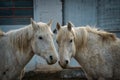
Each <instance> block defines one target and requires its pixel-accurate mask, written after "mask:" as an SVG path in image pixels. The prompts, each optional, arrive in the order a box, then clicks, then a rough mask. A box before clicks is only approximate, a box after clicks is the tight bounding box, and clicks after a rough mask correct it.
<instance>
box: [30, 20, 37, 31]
mask: <svg viewBox="0 0 120 80" xmlns="http://www.w3.org/2000/svg"><path fill="white" fill-rule="evenodd" d="M30 20H31V24H32V27H33V29H34V30H36V22H35V21H34V20H33V19H32V18H31V19H30Z"/></svg>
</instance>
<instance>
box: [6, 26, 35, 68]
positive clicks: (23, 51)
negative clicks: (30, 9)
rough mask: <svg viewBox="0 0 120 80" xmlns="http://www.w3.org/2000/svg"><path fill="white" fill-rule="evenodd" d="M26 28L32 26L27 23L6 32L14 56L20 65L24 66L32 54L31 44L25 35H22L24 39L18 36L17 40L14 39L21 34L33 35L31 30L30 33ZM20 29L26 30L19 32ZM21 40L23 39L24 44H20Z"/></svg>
mask: <svg viewBox="0 0 120 80" xmlns="http://www.w3.org/2000/svg"><path fill="white" fill-rule="evenodd" d="M28 28H30V29H32V27H31V26H30V25H29V26H26V27H24V28H21V29H18V30H15V31H10V32H8V33H7V35H8V40H9V45H11V46H10V47H11V48H12V50H13V52H14V53H13V54H14V56H15V58H16V61H17V63H18V64H19V65H20V66H21V67H24V66H25V65H26V64H27V63H28V62H29V60H30V59H31V58H32V57H33V55H34V54H33V52H32V48H31V45H30V44H31V40H30V37H28V38H29V39H28V38H26V39H25V36H24V39H22V38H20V39H19V40H18V39H16V38H18V37H21V36H23V35H28V36H30V35H33V34H32V32H31V33H30V32H29V30H28ZM22 31H26V32H25V33H19V32H22ZM31 31H32V30H31ZM16 35H18V36H17V37H14V36H16ZM17 40H18V41H17ZM22 40H23V41H24V43H25V44H24V43H22V45H21V42H22ZM16 44H17V45H16ZM28 44H29V45H28ZM20 46H23V47H22V48H21V47H20Z"/></svg>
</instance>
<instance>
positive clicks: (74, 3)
mask: <svg viewBox="0 0 120 80" xmlns="http://www.w3.org/2000/svg"><path fill="white" fill-rule="evenodd" d="M96 3H97V0H65V1H64V24H66V23H67V22H68V21H71V22H73V23H74V24H75V26H84V25H91V26H96V24H97V12H96V11H97V10H96V6H97V4H96Z"/></svg>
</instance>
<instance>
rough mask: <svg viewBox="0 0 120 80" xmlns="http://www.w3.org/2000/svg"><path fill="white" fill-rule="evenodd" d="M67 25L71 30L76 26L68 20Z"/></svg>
mask: <svg viewBox="0 0 120 80" xmlns="http://www.w3.org/2000/svg"><path fill="white" fill-rule="evenodd" d="M67 27H68V30H69V31H71V30H72V27H74V25H73V24H72V23H71V22H68V25H67Z"/></svg>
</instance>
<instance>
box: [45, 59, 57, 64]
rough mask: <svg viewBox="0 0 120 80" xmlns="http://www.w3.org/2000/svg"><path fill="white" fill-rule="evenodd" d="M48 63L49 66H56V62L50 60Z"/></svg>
mask: <svg viewBox="0 0 120 80" xmlns="http://www.w3.org/2000/svg"><path fill="white" fill-rule="evenodd" d="M46 61H47V64H48V65H52V64H55V63H56V61H48V60H46Z"/></svg>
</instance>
